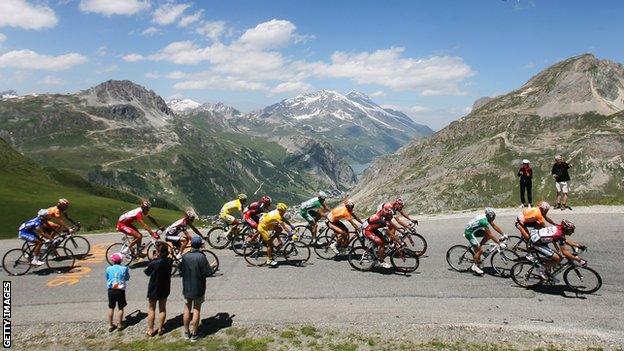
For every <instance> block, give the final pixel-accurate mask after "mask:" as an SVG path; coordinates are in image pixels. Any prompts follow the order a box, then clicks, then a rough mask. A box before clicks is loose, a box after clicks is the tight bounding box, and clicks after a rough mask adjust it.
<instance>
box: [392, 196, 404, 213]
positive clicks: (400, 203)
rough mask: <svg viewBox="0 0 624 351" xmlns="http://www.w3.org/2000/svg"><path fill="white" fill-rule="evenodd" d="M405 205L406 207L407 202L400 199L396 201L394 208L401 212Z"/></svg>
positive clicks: (393, 204)
mask: <svg viewBox="0 0 624 351" xmlns="http://www.w3.org/2000/svg"><path fill="white" fill-rule="evenodd" d="M403 205H405V202H403V199H402V198H398V199H396V200H394V202H393V203H392V207H393V208H394V209H396V210H400V209H402V208H403Z"/></svg>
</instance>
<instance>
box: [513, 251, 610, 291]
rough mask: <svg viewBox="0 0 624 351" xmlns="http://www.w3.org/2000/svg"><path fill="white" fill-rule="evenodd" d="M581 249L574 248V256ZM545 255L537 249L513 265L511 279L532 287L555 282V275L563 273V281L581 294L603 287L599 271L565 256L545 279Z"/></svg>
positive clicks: (520, 284) (519, 284) (521, 284)
mask: <svg viewBox="0 0 624 351" xmlns="http://www.w3.org/2000/svg"><path fill="white" fill-rule="evenodd" d="M583 251H585V250H579V249H577V248H573V254H574V256H578V254H579V253H580V252H583ZM544 259H545V257H544V256H543V254H541V253H540V252H539V251H537V250H532V252H531V253H530V254H529V255H527V257H524V258H523V259H522V260H520V261H519V262H517V263H516V264H514V265H513V266H512V267H511V279H512V280H513V281H514V283H516V284H517V285H518V286H521V287H523V288H527V289H531V288H535V287H538V286H540V285H542V284H554V281H555V277H556V276H558V275H560V274H563V281H564V283H565V284H566V286H568V288H570V289H572V290H573V291H575V292H577V293H581V294H591V293H594V292H596V291H598V290H599V289H600V288H601V287H602V277H601V276H600V274H598V272H596V271H595V270H594V269H592V268H589V267H582V266H580V265H579V263H578V262H576V261H571V260H569V259H567V258H565V257H564V258H563V260H562V262H561V263H560V264H559V265H558V266H556V267H555V268H554V269H553V271H552V272H551V273H547V274H546V275H547V277H548V279H544V278H543V277H542V276H541V274H540V272H539V271H540V268H543V264H544Z"/></svg>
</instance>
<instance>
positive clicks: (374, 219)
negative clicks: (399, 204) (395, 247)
mask: <svg viewBox="0 0 624 351" xmlns="http://www.w3.org/2000/svg"><path fill="white" fill-rule="evenodd" d="M393 216H394V210H393V209H392V205H391V204H384V205H383V206H382V208H381V210H379V211H377V212H376V213H375V214H374V215H372V216H370V217H368V219H366V220H365V221H364V223H363V224H362V231H363V232H364V236H366V237H367V238H369V239H370V240H371V241H372V242H373V243H374V244H375V246H377V248H378V250H377V257H378V259H379V264H380V265H381V267H383V268H386V269H388V268H390V267H391V265H390V264H389V263H388V262H386V260H385V255H386V240H385V238H384V237H383V234H382V233H381V232H380V231H379V230H380V229H383V228H388V230H387V233H388V236H389V237H390V239H391V240H392V241H395V242H396V241H397V238H396V236H395V234H394V233H395V231H394V230H392V229H395V230H396V229H398V228H397V227H396V226H395V225H394V224H393V223H392V217H393Z"/></svg>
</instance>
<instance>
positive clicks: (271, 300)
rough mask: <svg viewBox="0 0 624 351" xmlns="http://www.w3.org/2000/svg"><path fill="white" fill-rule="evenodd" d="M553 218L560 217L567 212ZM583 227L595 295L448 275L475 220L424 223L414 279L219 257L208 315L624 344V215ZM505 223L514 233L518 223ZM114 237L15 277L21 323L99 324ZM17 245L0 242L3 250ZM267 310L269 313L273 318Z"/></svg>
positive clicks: (138, 276)
mask: <svg viewBox="0 0 624 351" xmlns="http://www.w3.org/2000/svg"><path fill="white" fill-rule="evenodd" d="M553 217H554V219H556V220H557V219H561V218H562V216H561V215H560V214H559V212H557V213H555V214H554V215H553ZM567 218H570V219H572V220H574V221H575V222H576V223H577V228H578V229H577V234H576V235H575V239H577V240H580V241H582V242H584V243H587V244H588V246H589V252H588V253H587V254H586V256H585V257H586V258H587V259H588V260H589V262H590V265H591V266H592V267H594V268H595V269H597V270H598V271H599V272H600V273H601V275H602V277H603V280H604V285H603V287H602V289H601V290H600V291H599V292H598V293H596V294H594V295H590V296H580V297H579V296H576V295H575V294H573V293H570V292H566V291H564V289H563V288H552V289H545V290H542V291H540V292H536V291H531V290H525V289H522V288H518V287H516V286H515V285H514V284H513V282H512V281H511V280H506V279H501V278H497V277H494V276H488V275H486V276H484V277H476V276H473V275H471V274H460V273H456V272H454V271H451V270H449V269H448V266H447V264H446V261H445V258H444V257H445V252H446V250H447V249H448V248H449V247H450V246H451V245H453V244H456V243H463V240H464V239H463V237H462V236H461V234H460V233H462V228H463V226H464V225H465V222H466V221H467V218H447V219H430V220H426V221H423V222H422V223H421V225H420V229H421V232H423V233H425V235H426V237H427V238H428V242H429V250H428V252H427V256H426V257H425V258H424V259H422V260H421V264H420V267H419V269H418V271H417V273H416V274H413V275H412V276H407V277H406V276H400V275H393V274H388V275H386V274H381V273H374V272H370V273H361V272H357V271H354V270H352V269H351V267H350V266H349V265H348V263H347V262H346V261H345V262H330V261H323V260H320V259H318V258H315V257H313V258H312V260H311V262H310V264H309V265H307V266H305V267H292V266H287V265H282V266H279V267H278V268H275V269H271V268H255V267H249V266H247V265H246V262H245V261H244V260H243V259H241V258H239V257H235V256H234V255H233V254H232V253H231V252H228V251H225V250H221V251H218V254H219V258H220V260H221V268H220V271H219V274H217V276H215V277H213V278H210V279H209V284H208V289H209V294H208V296H207V300H208V302H207V305H206V306H207V309H208V312H206V313H216V312H227V313H230V314H234V315H236V320H238V321H242V322H249V323H253V322H262V323H273V322H280V323H290V322H293V323H300V322H305V323H315V324H317V325H323V324H324V323H325V324H345V325H356V324H362V323H366V324H393V323H394V324H396V323H410V324H428V325H431V324H434V325H435V324H440V325H449V324H453V325H455V324H463V325H488V326H496V325H504V326H505V327H506V328H519V329H527V330H536V329H537V330H552V331H554V332H562V331H563V332H567V331H573V332H577V333H580V334H588V335H594V336H596V335H597V336H602V337H606V338H608V339H611V340H616V343H618V344H621V345H624V337H623V335H624V317H623V314H622V307H621V306H622V305H624V264H623V263H622V258H621V257H622V256H621V255H622V248H623V247H624V245H622V240H624V236H623V233H622V228H623V227H624V216H622V213H606V214H577V213H572V214H568V215H567ZM497 222H499V224H502V226H503V229H504V230H506V231H508V232H512V230H513V229H514V228H513V225H512V223H513V220H512V217H511V216H508V215H507V216H500V218H499V219H498V221H497ZM117 239H118V236H117V235H116V234H107V235H94V236H91V237H90V240H91V241H92V243H93V245H94V247H95V250H94V251H95V255H94V256H93V257H92V258H91V259H89V260H88V261H86V262H85V261H83V262H81V266H80V267H79V268H77V269H76V270H75V272H74V273H71V274H65V275H54V274H53V275H37V274H29V275H26V276H21V277H7V276H6V273H5V272H1V273H0V274H1V275H2V278H3V280H6V279H9V280H11V281H12V282H13V299H14V300H13V323H14V324H15V325H25V324H32V323H37V322H52V323H53V322H61V321H76V322H81V321H99V320H103V317H104V315H105V309H106V292H105V288H104V284H105V282H104V278H103V271H104V267H105V261H104V257H103V250H104V249H105V247H106V246H107V245H108V244H109V243H112V242H114V241H115V240H117ZM16 245H17V241H16V240H4V241H2V242H0V250H1V251H2V253H4V252H5V251H6V250H7V249H9V248H11V247H15V246H16ZM131 275H132V278H131V282H130V285H129V288H128V295H127V296H128V301H129V306H128V311H132V310H136V309H141V310H143V311H144V310H145V305H146V302H145V294H146V287H147V279H146V277H145V275H144V274H143V272H142V269H140V268H136V269H133V270H132V271H131ZM170 301H171V302H170V303H169V306H170V307H169V309H170V310H171V311H173V312H170V313H177V312H175V311H177V310H181V308H182V299H181V280H180V279H179V278H176V279H174V280H173V286H172V296H171V298H170ZM266 311H270V312H269V313H267V312H266Z"/></svg>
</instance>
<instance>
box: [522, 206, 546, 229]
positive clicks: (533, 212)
mask: <svg viewBox="0 0 624 351" xmlns="http://www.w3.org/2000/svg"><path fill="white" fill-rule="evenodd" d="M518 222H520V224H538V225H544V223H545V220H544V216H542V211H540V209H539V207H533V208H529V209H526V210H523V211H522V213H520V214H519V215H518Z"/></svg>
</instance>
